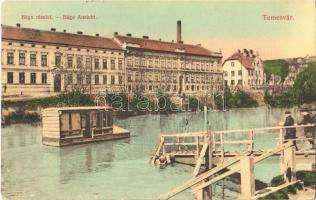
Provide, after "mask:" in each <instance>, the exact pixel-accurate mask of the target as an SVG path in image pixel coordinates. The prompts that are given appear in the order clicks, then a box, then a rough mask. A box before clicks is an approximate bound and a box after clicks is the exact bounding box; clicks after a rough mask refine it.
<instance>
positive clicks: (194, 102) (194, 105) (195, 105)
mask: <svg viewBox="0 0 316 200" xmlns="http://www.w3.org/2000/svg"><path fill="white" fill-rule="evenodd" d="M189 108H190V110H194V111H196V110H201V109H202V108H203V105H202V104H201V102H200V101H199V100H198V99H197V98H196V97H193V96H189Z"/></svg>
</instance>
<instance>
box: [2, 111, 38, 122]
mask: <svg viewBox="0 0 316 200" xmlns="http://www.w3.org/2000/svg"><path fill="white" fill-rule="evenodd" d="M40 119H41V118H40V115H39V114H37V113H36V112H34V113H28V112H25V111H24V110H21V109H19V110H17V111H16V112H12V113H10V114H9V115H8V116H6V117H5V121H6V122H9V123H12V122H13V123H14V122H23V123H33V122H38V121H40Z"/></svg>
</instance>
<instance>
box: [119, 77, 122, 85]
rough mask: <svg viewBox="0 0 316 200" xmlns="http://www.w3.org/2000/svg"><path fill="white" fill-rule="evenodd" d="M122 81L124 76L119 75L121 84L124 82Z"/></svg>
mask: <svg viewBox="0 0 316 200" xmlns="http://www.w3.org/2000/svg"><path fill="white" fill-rule="evenodd" d="M122 83H123V77H122V76H119V84H122Z"/></svg>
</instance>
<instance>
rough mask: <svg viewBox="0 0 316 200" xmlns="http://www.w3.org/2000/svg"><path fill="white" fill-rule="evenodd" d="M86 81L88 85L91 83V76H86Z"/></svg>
mask: <svg viewBox="0 0 316 200" xmlns="http://www.w3.org/2000/svg"><path fill="white" fill-rule="evenodd" d="M86 80H87V84H90V83H91V75H87V76H86Z"/></svg>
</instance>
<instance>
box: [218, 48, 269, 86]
mask: <svg viewBox="0 0 316 200" xmlns="http://www.w3.org/2000/svg"><path fill="white" fill-rule="evenodd" d="M223 72H224V81H225V85H226V86H229V87H231V88H236V87H239V88H243V89H260V88H263V87H264V85H265V74H264V67H263V63H262V60H261V59H260V57H259V55H258V53H257V54H254V53H253V50H251V49H250V50H247V49H244V50H243V51H241V50H238V51H237V52H235V53H234V54H233V55H232V56H230V57H229V58H227V59H226V60H225V61H224V63H223Z"/></svg>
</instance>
